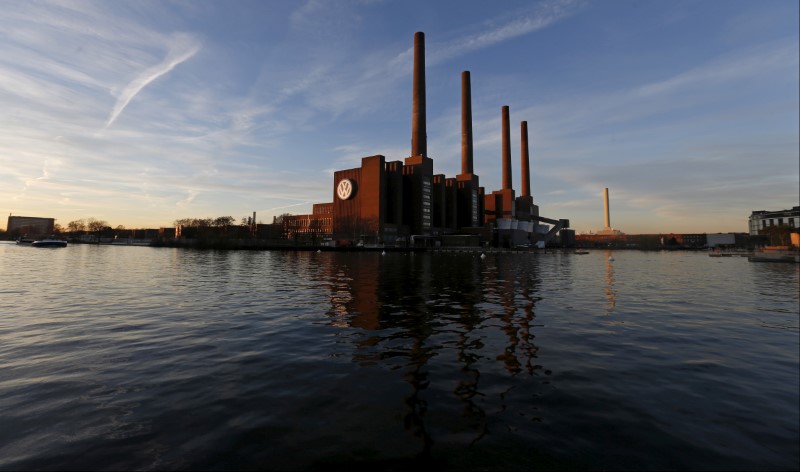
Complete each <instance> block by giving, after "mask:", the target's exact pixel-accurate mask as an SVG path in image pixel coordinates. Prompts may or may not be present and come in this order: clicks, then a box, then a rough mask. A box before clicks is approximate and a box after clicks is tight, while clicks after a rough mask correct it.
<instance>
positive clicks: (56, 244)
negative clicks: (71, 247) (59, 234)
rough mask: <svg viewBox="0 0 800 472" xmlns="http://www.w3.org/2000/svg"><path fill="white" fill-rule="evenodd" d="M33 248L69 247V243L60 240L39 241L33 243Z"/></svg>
mask: <svg viewBox="0 0 800 472" xmlns="http://www.w3.org/2000/svg"><path fill="white" fill-rule="evenodd" d="M31 246H33V247H67V242H66V241H62V240H60V239H39V240H37V241H34V242H32V243H31Z"/></svg>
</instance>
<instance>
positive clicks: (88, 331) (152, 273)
mask: <svg viewBox="0 0 800 472" xmlns="http://www.w3.org/2000/svg"><path fill="white" fill-rule="evenodd" d="M609 257H613V261H610V260H609ZM799 286H800V268H799V267H798V266H797V265H795V264H775V263H752V262H748V261H747V259H746V258H740V257H731V258H711V257H708V255H707V254H705V253H696V252H661V253H659V252H638V251H616V252H605V251H596V252H593V253H590V254H587V255H577V254H571V253H562V254H553V253H550V254H542V253H490V254H487V255H486V257H485V258H481V257H479V256H478V255H477V254H474V253H389V254H386V255H381V254H380V253H377V252H370V253H332V252H322V253H316V252H288V251H287V252H278V251H196V250H187V249H169V248H148V247H113V246H88V245H71V246H69V247H67V248H63V249H40V248H32V247H23V246H16V245H14V244H9V243H0V469H2V470H9V469H14V470H16V469H45V470H47V469H57V470H68V469H81V470H84V469H88V470H98V469H100V470H107V469H114V470H120V469H125V470H130V469H138V470H152V469H156V470H163V469H273V470H298V469H302V470H307V469H325V470H327V469H331V468H338V467H348V468H357V469H362V468H363V469H364V470H367V469H369V470H407V469H408V468H409V467H417V466H420V467H423V466H424V467H435V468H437V469H440V470H509V469H510V470H519V469H533V468H546V469H559V468H561V469H651V470H653V469H704V470H705V469H725V470H733V469H738V470H753V469H761V470H776V469H778V470H780V469H784V470H797V469H798V468H800V446H798V442H799V441H800V432H799V429H800V415H799V413H798V409H799V406H798V405H799V403H800V394H799V393H798V392H799V391H800V378H799V377H800V373H799V370H798V369H799V366H798V358H799V357H800V320H799V317H800V314H799V313H798V303H799V301H798V287H799Z"/></svg>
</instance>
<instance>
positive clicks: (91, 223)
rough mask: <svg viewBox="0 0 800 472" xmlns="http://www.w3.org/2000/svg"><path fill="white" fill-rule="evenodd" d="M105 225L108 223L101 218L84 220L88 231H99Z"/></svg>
mask: <svg viewBox="0 0 800 472" xmlns="http://www.w3.org/2000/svg"><path fill="white" fill-rule="evenodd" d="M106 226H108V223H106V222H105V221H103V220H96V219H94V218H89V219H88V220H86V227H87V228H89V232H90V233H99V232H100V231H102V230H103V228H105V227H106Z"/></svg>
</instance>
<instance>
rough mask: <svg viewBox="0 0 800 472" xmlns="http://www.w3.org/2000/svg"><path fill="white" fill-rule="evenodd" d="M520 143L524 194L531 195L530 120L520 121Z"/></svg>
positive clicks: (525, 195) (524, 195)
mask: <svg viewBox="0 0 800 472" xmlns="http://www.w3.org/2000/svg"><path fill="white" fill-rule="evenodd" d="M520 143H522V144H521V147H522V149H521V152H520V154H522V156H521V159H522V196H523V197H529V196H530V195H531V167H530V166H531V163H530V154H529V153H528V122H527V121H523V122H522V123H520Z"/></svg>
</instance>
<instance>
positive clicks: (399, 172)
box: [287, 32, 568, 247]
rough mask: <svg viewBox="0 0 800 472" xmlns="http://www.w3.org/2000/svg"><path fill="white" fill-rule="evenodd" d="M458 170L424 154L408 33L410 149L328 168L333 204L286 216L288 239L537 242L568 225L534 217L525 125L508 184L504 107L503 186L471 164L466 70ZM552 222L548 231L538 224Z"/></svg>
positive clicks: (421, 84) (419, 91) (419, 56)
mask: <svg viewBox="0 0 800 472" xmlns="http://www.w3.org/2000/svg"><path fill="white" fill-rule="evenodd" d="M461 97H462V103H461V173H459V174H458V175H456V176H455V177H447V176H445V175H444V174H437V173H435V172H434V165H433V159H432V158H431V157H430V156H429V155H428V150H427V134H426V108H425V36H424V34H423V33H421V32H418V33H416V34H415V36H414V70H413V90H412V119H411V152H410V155H409V157H406V158H405V159H404V160H402V161H401V160H393V161H387V160H386V157H385V156H383V155H373V156H368V157H364V158H362V159H361V165H360V166H359V167H356V168H352V169H344V170H339V171H336V172H334V176H333V189H332V190H333V191H332V197H333V201H332V202H331V203H323V204H317V205H314V210H313V213H312V214H311V215H292V216H291V217H289V224H288V227H289V228H290V229H289V233H290V234H288V235H287V237H288V238H290V239H291V238H292V237H296V236H297V235H298V234H305V235H308V234H313V235H324V236H325V237H326V239H329V240H330V241H331V244H333V245H349V244H359V245H360V244H368V245H373V244H374V245H386V246H435V245H447V244H448V241H449V242H451V243H452V244H453V245H478V244H493V245H497V246H506V247H512V246H518V245H528V244H535V243H537V242H540V241H541V242H542V244H543V242H544V241H545V240H547V239H548V238H551V237H553V236H554V234H555V233H556V232H557V231H559V230H562V229H566V228H567V227H568V221H567V220H551V219H547V218H542V217H540V216H539V209H538V206H536V205H534V203H533V197H532V196H531V193H530V167H529V151H528V129H527V122H525V121H523V122H521V126H520V144H521V146H520V156H521V172H522V177H521V181H522V191H521V195H520V196H519V197H517V196H516V193H515V191H514V189H513V188H512V184H511V176H512V175H511V174H512V171H511V144H510V124H509V108H508V106H503V107H502V109H501V112H502V159H501V162H502V169H503V186H502V188H501V189H499V190H496V191H493V192H490V193H487V192H486V191H485V189H484V187H482V186H481V185H480V178H479V176H478V175H476V174H475V173H474V169H473V146H472V104H471V102H472V99H471V83H470V73H469V71H464V72H462V75H461ZM542 222H544V223H551V224H553V225H554V226H553V228H549V227H547V226H545V225H543V224H540V223H542Z"/></svg>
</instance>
